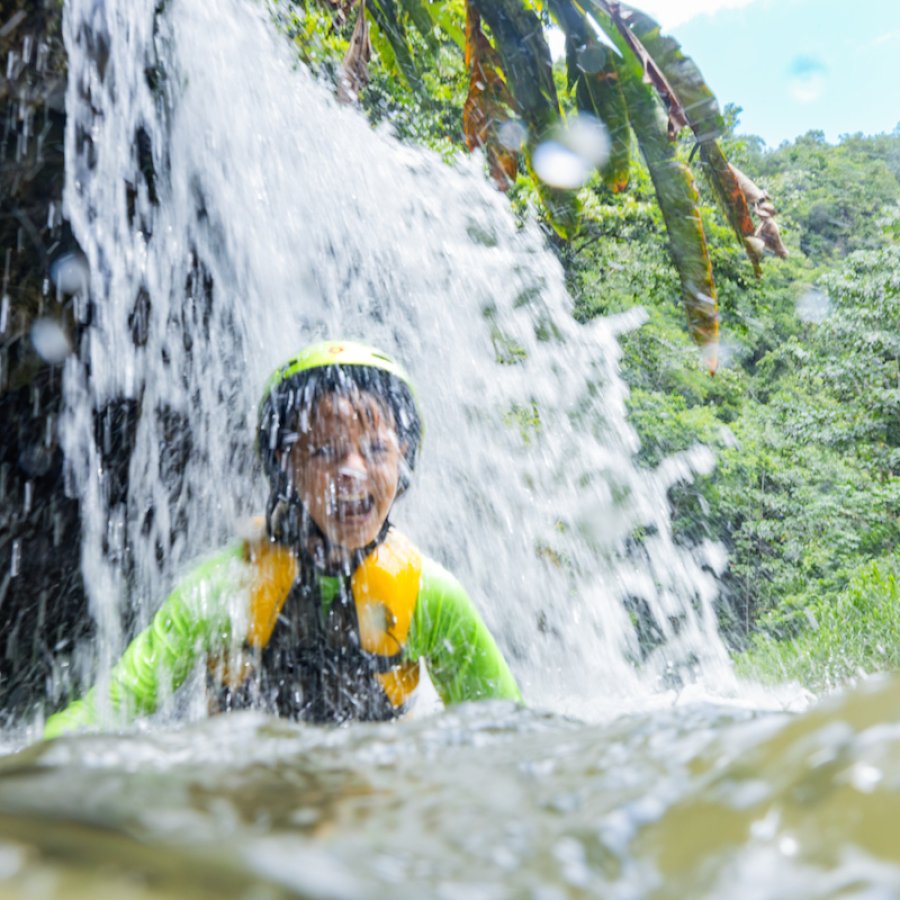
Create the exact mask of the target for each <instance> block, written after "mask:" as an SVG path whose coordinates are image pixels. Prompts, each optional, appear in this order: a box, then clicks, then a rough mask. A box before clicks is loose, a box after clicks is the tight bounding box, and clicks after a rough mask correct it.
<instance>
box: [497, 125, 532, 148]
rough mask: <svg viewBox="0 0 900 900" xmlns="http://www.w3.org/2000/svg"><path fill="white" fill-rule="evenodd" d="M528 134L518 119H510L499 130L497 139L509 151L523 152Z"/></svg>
mask: <svg viewBox="0 0 900 900" xmlns="http://www.w3.org/2000/svg"><path fill="white" fill-rule="evenodd" d="M526 137H528V132H527V130H526V129H525V126H524V125H523V124H522V123H521V122H520V121H519V120H518V119H508V120H507V121H506V122H504V123H503V124H502V125H501V126H500V127H499V128H498V129H497V138H498V139H499V141H500V143H501V144H503V146H504V147H506V148H507V150H521V149H522V145H523V144H524V143H525V138H526Z"/></svg>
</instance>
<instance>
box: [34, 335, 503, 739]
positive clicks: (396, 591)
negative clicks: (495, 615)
mask: <svg viewBox="0 0 900 900" xmlns="http://www.w3.org/2000/svg"><path fill="white" fill-rule="evenodd" d="M420 437H421V421H420V417H419V414H418V410H417V408H416V403H415V399H414V397H413V393H412V389H411V385H410V382H409V378H408V376H407V375H406V373H405V372H404V370H403V369H402V368H401V367H400V366H399V365H398V364H397V363H396V362H394V360H392V359H391V358H390V357H388V356H386V355H385V354H383V353H381V352H379V351H378V350H375V349H372V348H370V347H367V346H365V345H363V344H357V343H353V342H350V341H326V342H323V343H319V344H315V345H313V346H311V347H308V348H306V349H305V350H303V351H302V352H301V353H300V354H299V355H298V356H296V357H295V358H294V359H292V360H290V361H289V362H288V363H287V364H286V365H284V366H282V367H281V368H280V369H278V370H277V371H276V372H275V373H274V374H273V375H272V377H271V378H270V379H269V381H268V383H267V385H266V388H265V392H264V396H263V400H262V403H261V404H260V410H259V431H258V442H259V452H260V456H261V458H262V462H263V467H264V469H265V471H266V475H267V476H268V478H269V480H270V483H271V494H270V499H269V503H268V505H267V514H266V535H265V536H264V537H261V538H260V539H257V540H248V541H245V542H243V543H240V544H237V545H235V546H233V547H230V548H228V549H226V550H224V551H221V552H220V553H218V554H217V555H216V556H214V557H213V558H211V559H209V560H207V561H205V562H203V563H201V564H200V565H198V566H197V567H196V568H194V570H193V571H191V572H190V573H189V574H188V575H187V576H186V577H185V578H184V579H183V580H182V581H181V582H180V583H179V584H178V585H177V586H176V587H175V590H173V592H172V593H171V594H170V595H169V597H168V599H167V600H166V601H165V603H164V604H163V606H162V607H161V608H160V610H159V611H158V612H157V613H156V616H155V617H154V618H153V621H152V622H151V624H150V626H149V627H148V628H146V629H145V630H144V631H143V632H141V634H139V635H138V636H137V637H136V638H135V639H134V641H132V643H131V644H130V646H129V647H128V648H127V649H126V651H125V653H124V654H123V656H122V658H121V659H120V660H119V661H118V663H117V664H116V665H115V666H114V667H113V669H112V672H111V673H110V676H109V680H108V683H107V682H104V683H103V685H102V695H101V694H100V691H101V686H97V687H95V688H93V689H91V690H90V691H89V692H88V693H87V695H86V696H85V697H84V698H83V699H82V700H78V701H75V702H74V703H72V704H70V705H69V706H68V707H67V708H66V709H64V710H63V711H61V712H59V713H56V714H55V715H53V716H51V717H50V718H49V719H48V721H47V724H46V727H45V730H44V736H45V737H54V736H56V735H59V734H62V733H64V732H67V731H72V730H75V729H78V728H83V727H87V726H91V725H96V724H97V722H98V717H99V713H100V711H101V710H103V709H104V708H106V709H111V710H113V711H115V712H116V713H117V714H118V715H119V716H120V717H122V718H124V717H127V716H131V715H135V714H141V713H150V712H152V711H153V710H155V709H156V708H157V705H158V703H159V701H160V698H161V697H162V696H165V695H167V694H170V693H171V692H172V691H173V690H175V689H176V688H177V687H178V686H179V685H180V684H182V682H183V681H184V680H185V678H186V677H187V676H188V674H189V673H190V672H191V671H192V670H193V669H194V666H195V664H196V662H197V660H198V658H200V657H201V655H205V656H206V657H207V658H208V660H209V669H210V680H211V687H212V693H213V697H214V701H215V704H214V705H215V707H216V708H217V709H220V710H224V709H233V708H244V707H250V706H252V707H254V708H261V709H265V710H268V711H270V712H273V713H277V714H278V715H282V716H287V717H289V718H292V719H301V720H304V721H312V722H342V721H346V720H349V719H366V720H373V719H379V720H380V719H389V718H393V717H395V716H398V715H400V714H401V713H402V712H403V710H404V709H405V707H406V703H407V700H408V699H409V697H410V695H411V694H412V692H413V691H414V690H415V688H416V686H417V683H418V678H419V660H421V659H424V660H426V661H427V663H428V667H429V672H430V674H431V678H432V681H433V682H434V685H435V687H436V688H437V692H438V694H439V695H440V696H441V698H442V699H443V701H444V702H445V703H456V702H460V701H463V700H475V699H481V698H490V697H496V698H507V699H511V700H516V701H520V700H521V696H520V694H519V690H518V688H517V686H516V683H515V680H514V679H513V676H512V674H511V673H510V671H509V668H508V666H507V664H506V662H505V661H504V659H503V657H502V655H501V653H500V651H499V650H498V648H497V646H496V644H495V643H494V640H493V638H492V637H491V635H490V633H489V632H488V630H487V628H486V626H485V625H484V623H483V622H482V620H481V618H480V616H479V615H478V612H477V611H476V609H475V607H474V606H473V604H472V601H471V600H470V599H469V597H468V596H467V594H466V592H465V591H464V590H463V588H462V587H461V586H460V584H459V582H457V581H456V579H455V578H454V577H453V576H452V575H450V573H449V572H447V571H446V570H445V569H443V568H442V567H441V566H440V565H438V564H437V563H436V562H435V561H434V560H431V559H429V558H428V557H426V556H424V555H422V554H421V553H420V552H419V551H418V550H417V549H416V547H415V546H414V545H413V544H412V543H411V542H410V541H409V540H408V539H407V538H405V537H404V536H403V535H402V534H401V533H400V532H398V531H397V530H396V529H395V528H393V526H392V525H391V524H390V521H389V518H388V517H389V514H390V511H391V508H392V506H393V504H394V501H395V500H396V499H397V497H398V496H400V495H401V494H402V493H403V492H404V491H405V490H406V489H407V487H408V486H409V480H410V477H411V475H412V471H413V469H414V468H415V463H416V456H417V453H418V449H419V442H420Z"/></svg>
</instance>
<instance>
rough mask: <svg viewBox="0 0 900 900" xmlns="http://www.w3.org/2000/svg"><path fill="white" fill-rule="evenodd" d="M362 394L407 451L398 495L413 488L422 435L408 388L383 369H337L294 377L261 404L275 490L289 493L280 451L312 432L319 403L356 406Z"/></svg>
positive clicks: (263, 451)
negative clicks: (343, 401) (341, 400)
mask: <svg viewBox="0 0 900 900" xmlns="http://www.w3.org/2000/svg"><path fill="white" fill-rule="evenodd" d="M360 393H365V394H369V395H371V397H372V398H373V399H374V400H375V402H376V403H377V404H378V405H379V406H380V407H381V410H382V412H384V413H385V414H387V415H389V416H390V418H391V419H392V420H393V425H394V429H395V430H396V432H397V440H398V442H399V444H400V447H401V448H402V449H403V464H402V465H401V467H400V482H399V485H398V490H397V494H398V496H399V495H400V494H402V493H403V492H404V491H405V490H406V489H407V488H408V487H409V483H410V476H411V473H412V471H413V470H414V469H415V467H416V456H417V454H418V451H419V442H420V440H421V435H422V425H421V421H420V419H419V414H418V411H417V409H416V403H415V400H414V399H413V396H412V392H411V391H410V389H409V387H408V386H407V385H406V384H404V382H403V381H402V380H401V379H399V378H397V377H396V376H395V375H392V374H391V373H390V372H385V371H383V370H381V369H377V368H374V367H370V366H357V365H352V366H338V365H334V366H319V367H316V368H314V369H308V370H305V371H302V372H298V373H297V374H296V375H292V376H291V377H290V378H287V379H285V380H284V381H282V382H280V383H279V384H277V385H276V386H275V387H274V388H273V389H272V391H271V393H270V394H269V396H268V397H266V399H265V401H264V403H263V405H262V408H261V410H260V416H259V428H258V432H257V442H258V447H259V453H260V458H261V459H262V463H263V468H264V469H265V472H266V475H267V476H268V478H269V481H270V482H272V487H273V490H281V491H284V490H286V489H287V484H286V473H285V471H284V466H285V462H284V460H283V458H284V456H285V454H284V453H283V452H282V451H285V450H288V449H289V448H290V447H291V446H292V445H293V444H294V443H295V442H296V440H297V438H298V436H299V434H300V433H302V432H304V431H306V430H307V429H308V428H309V422H310V417H311V416H312V414H313V411H314V410H315V408H316V405H317V404H318V403H319V401H321V400H322V399H324V398H326V397H330V396H332V397H333V396H334V395H338V396H345V397H348V398H350V399H351V401H355V400H356V398H357V395H359V394H360ZM280 460H281V461H280Z"/></svg>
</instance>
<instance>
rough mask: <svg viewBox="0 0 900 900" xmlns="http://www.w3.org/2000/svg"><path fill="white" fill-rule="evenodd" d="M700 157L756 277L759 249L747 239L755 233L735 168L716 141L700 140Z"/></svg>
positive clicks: (759, 271)
mask: <svg viewBox="0 0 900 900" xmlns="http://www.w3.org/2000/svg"><path fill="white" fill-rule="evenodd" d="M700 158H701V160H702V161H703V166H704V172H705V173H706V178H707V180H708V181H709V183H710V184H711V185H712V188H713V191H714V192H715V195H716V197H717V198H718V201H719V206H721V208H722V209H723V211H724V212H725V215H726V217H727V219H728V222H729V224H730V225H731V227H732V229H733V230H734V233H735V234H736V235H737V236H738V239H739V240H740V241H741V243H742V244H743V245H744V249H745V250H746V251H747V256H748V257H749V259H750V262H751V263H752V264H753V271H754V273H755V274H756V277H757V278H759V277H760V276H761V275H762V269H761V268H760V260H761V259H762V253H761V252H760V251H759V249H758V247H757V246H756V242H754V241H751V240H748V238H751V237H754V236H755V235H756V226H755V225H754V223H753V217H752V216H751V215H750V207H749V205H748V204H747V197H746V196H745V194H744V191H743V190H742V189H741V185H740V182H739V181H738V179H737V178H736V177H735V174H734V170H733V169H732V168H731V166H729V165H728V160H727V159H725V154H724V153H723V152H722V148H721V147H720V146H719V142H718V141H703V142H702V143H701V144H700Z"/></svg>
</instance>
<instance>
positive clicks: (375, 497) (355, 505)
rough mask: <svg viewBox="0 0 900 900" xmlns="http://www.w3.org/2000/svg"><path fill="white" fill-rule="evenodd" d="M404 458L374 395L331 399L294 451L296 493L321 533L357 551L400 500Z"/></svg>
mask: <svg viewBox="0 0 900 900" xmlns="http://www.w3.org/2000/svg"><path fill="white" fill-rule="evenodd" d="M402 458H403V454H402V448H401V447H400V444H399V441H398V438H397V431H396V428H395V427H394V421H393V417H392V416H391V415H390V413H388V412H386V411H385V410H384V409H383V407H382V406H381V405H380V404H379V403H378V401H377V400H376V399H375V397H373V396H372V394H369V393H367V392H366V391H359V392H354V393H352V394H329V395H326V396H325V397H322V398H321V399H320V400H318V401H317V402H316V404H315V406H314V407H313V412H312V415H311V416H310V418H309V420H308V422H307V423H306V427H305V428H301V429H300V432H299V435H298V440H297V442H296V443H295V444H294V445H293V446H292V447H291V449H290V452H289V457H288V464H289V467H290V471H291V474H292V476H293V482H294V489H295V490H296V492H297V494H298V495H299V497H300V500H301V502H302V503H303V506H304V507H305V508H306V510H307V511H308V512H309V514H310V516H311V517H312V519H313V521H314V522H315V523H316V525H318V526H319V528H320V529H321V531H322V533H323V534H324V535H325V536H326V537H327V538H328V540H329V541H330V542H331V543H332V544H335V545H338V546H341V547H344V548H346V549H347V550H358V549H360V548H361V547H365V546H366V545H367V544H370V543H371V542H372V541H373V540H375V538H376V537H377V536H378V532H379V531H380V530H381V527H382V525H383V524H384V522H385V520H386V519H387V516H388V513H389V512H390V509H391V505H392V504H393V502H394V499H395V497H396V496H397V487H398V484H399V481H400V465H401V462H402Z"/></svg>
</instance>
